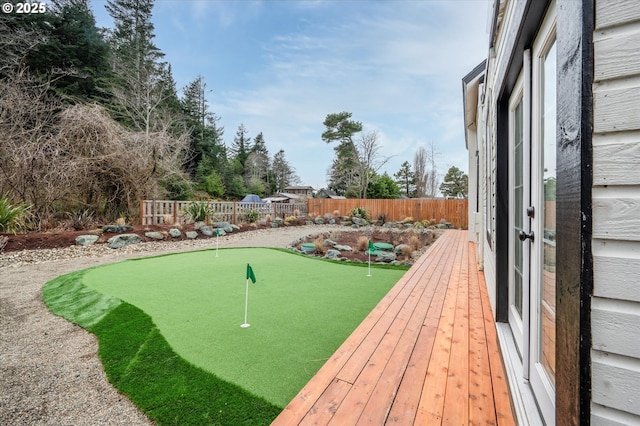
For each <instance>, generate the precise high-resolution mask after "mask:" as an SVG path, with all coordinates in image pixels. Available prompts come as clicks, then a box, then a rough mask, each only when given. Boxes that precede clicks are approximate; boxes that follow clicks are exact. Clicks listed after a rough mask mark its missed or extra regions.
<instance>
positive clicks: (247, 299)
mask: <svg viewBox="0 0 640 426" xmlns="http://www.w3.org/2000/svg"><path fill="white" fill-rule="evenodd" d="M248 307H249V278H247V289H246V291H245V297H244V324H242V325H241V326H240V327H242V328H247V327H249V326H250V324H248V323H247V308H248Z"/></svg>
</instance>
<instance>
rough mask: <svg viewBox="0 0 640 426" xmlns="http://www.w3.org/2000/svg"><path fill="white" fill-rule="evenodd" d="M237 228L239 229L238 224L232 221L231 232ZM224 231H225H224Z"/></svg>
mask: <svg viewBox="0 0 640 426" xmlns="http://www.w3.org/2000/svg"><path fill="white" fill-rule="evenodd" d="M239 230H240V227H239V226H238V225H235V224H233V223H232V224H231V232H233V231H239ZM225 232H226V231H225Z"/></svg>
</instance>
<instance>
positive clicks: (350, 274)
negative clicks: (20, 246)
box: [44, 249, 404, 424]
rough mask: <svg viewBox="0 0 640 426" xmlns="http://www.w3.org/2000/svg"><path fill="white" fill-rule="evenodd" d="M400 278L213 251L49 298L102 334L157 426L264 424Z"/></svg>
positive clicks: (96, 273)
mask: <svg viewBox="0 0 640 426" xmlns="http://www.w3.org/2000/svg"><path fill="white" fill-rule="evenodd" d="M247 262H249V263H251V265H252V267H253V270H254V272H255V275H256V277H257V283H256V284H251V283H250V284H249V285H250V290H249V316H248V322H249V323H250V324H251V327H249V328H246V329H243V328H240V324H242V322H243V320H244V318H243V315H244V302H245V271H246V264H247ZM403 273H404V270H393V269H392V270H389V269H377V268H374V269H373V272H372V276H371V277H368V276H367V269H366V268H361V267H357V266H353V265H347V264H344V263H342V264H337V263H330V262H325V261H321V260H317V259H312V258H308V257H303V256H298V255H295V254H293V253H289V252H283V251H278V250H272V249H225V250H220V252H219V257H215V251H212V250H208V251H200V252H191V253H183V254H173V255H167V256H159V257H152V258H145V259H140V260H133V261H132V260H130V261H125V262H121V263H117V264H113V265H107V266H102V267H98V268H93V269H90V270H87V271H81V272H79V273H74V274H69V275H67V276H63V277H59V278H58V279H56V280H54V281H52V282H51V283H49V284H47V286H46V287H45V290H44V297H45V301H47V304H48V305H49V306H50V308H51V309H52V311H54V312H55V313H58V314H60V315H63V316H65V317H66V318H68V319H70V320H72V321H74V322H78V323H79V324H80V325H82V326H84V327H86V328H88V329H89V330H90V331H92V332H94V333H95V334H96V335H97V336H98V337H99V339H100V356H101V358H102V360H103V363H104V364H105V370H106V371H107V374H108V376H109V378H110V380H111V381H112V382H113V383H114V384H115V385H116V386H117V387H118V388H119V389H120V390H121V391H122V392H124V393H126V394H127V395H129V396H130V397H131V399H132V400H133V401H134V402H135V403H136V404H137V405H138V406H140V407H141V408H142V409H143V410H144V411H145V412H147V414H148V415H149V416H150V417H151V418H153V419H154V420H156V421H157V422H158V423H159V424H268V423H269V422H270V421H271V420H272V419H273V418H274V417H275V416H276V415H277V413H278V412H279V411H280V409H281V408H283V407H284V406H285V405H286V404H287V403H288V402H289V401H290V400H291V399H292V398H293V396H295V394H296V393H297V392H298V391H299V390H300V389H301V388H302V386H303V385H304V384H305V383H306V382H307V381H308V380H309V379H310V378H311V377H312V376H313V374H314V373H315V372H316V371H317V370H318V368H320V366H321V365H322V363H323V362H324V361H325V360H326V359H327V358H328V357H329V356H330V355H331V354H332V353H333V352H334V351H335V350H336V349H337V347H338V346H339V345H340V344H341V343H342V342H343V341H344V339H345V338H346V337H347V336H348V335H349V334H350V333H351V332H352V331H353V329H354V328H355V327H356V326H357V325H358V324H359V323H360V322H361V321H362V319H363V318H364V317H365V316H366V315H367V314H368V312H370V311H371V309H372V308H373V307H374V306H375V304H376V303H377V302H378V301H379V300H380V299H381V298H382V296H383V295H384V294H385V293H386V292H387V291H388V290H389V288H390V287H391V286H392V285H393V284H394V283H395V282H397V280H398V279H399V278H400V276H401V275H402V274H403ZM121 301H124V302H125V303H123V302H121ZM143 311H144V312H143ZM165 339H166V340H165ZM187 412H189V413H187ZM185 416H187V417H185Z"/></svg>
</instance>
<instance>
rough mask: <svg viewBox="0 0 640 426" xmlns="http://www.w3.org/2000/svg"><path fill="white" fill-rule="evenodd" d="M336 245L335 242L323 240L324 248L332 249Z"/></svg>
mask: <svg viewBox="0 0 640 426" xmlns="http://www.w3.org/2000/svg"><path fill="white" fill-rule="evenodd" d="M336 244H338V243H336V242H335V241H333V240H331V239H329V238H327V239H326V240H324V246H325V247H334V246H335V245H336Z"/></svg>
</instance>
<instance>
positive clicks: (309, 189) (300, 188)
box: [284, 185, 313, 191]
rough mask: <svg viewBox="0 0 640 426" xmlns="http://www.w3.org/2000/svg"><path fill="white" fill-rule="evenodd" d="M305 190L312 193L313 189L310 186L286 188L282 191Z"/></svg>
mask: <svg viewBox="0 0 640 426" xmlns="http://www.w3.org/2000/svg"><path fill="white" fill-rule="evenodd" d="M292 189H293V190H306V191H313V187H312V186H296V185H293V186H287V187H286V188H285V189H284V190H285V191H287V190H288V191H291V190H292Z"/></svg>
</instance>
